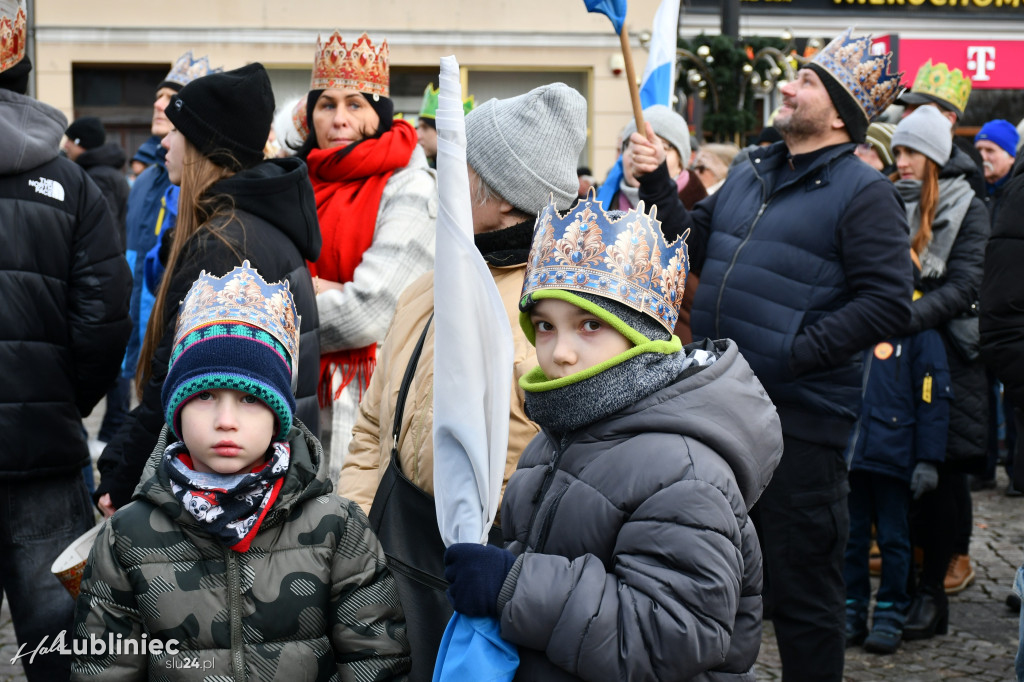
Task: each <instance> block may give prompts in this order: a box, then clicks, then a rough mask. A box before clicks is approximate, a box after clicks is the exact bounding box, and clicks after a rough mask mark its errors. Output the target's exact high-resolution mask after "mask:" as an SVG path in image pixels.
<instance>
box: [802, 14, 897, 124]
mask: <svg viewBox="0 0 1024 682" xmlns="http://www.w3.org/2000/svg"><path fill="white" fill-rule="evenodd" d="M852 33H853V29H852V28H848V29H846V30H845V31H843V33H842V34H841V35H840V36H839V37H838V38H836V39H835V40H833V41H832V42H831V43H829V44H828V45H826V46H825V48H824V49H823V50H822V51H821V52H819V53H818V54H817V56H815V57H814V59H813V60H812V61H813V63H815V64H818V65H819V66H821V67H822V68H823V69H825V70H826V71H828V72H829V73H830V74H832V76H833V77H834V78H835V79H836V81H838V82H839V84H840V85H842V86H843V87H844V88H845V89H846V91H847V92H849V93H850V96H852V97H853V99H854V101H855V102H857V105H858V106H859V107H860V108H861V110H862V111H863V112H864V115H865V116H867V119H868V121H871V120H873V119H874V118H875V117H876V116H878V115H879V114H880V113H882V112H883V111H885V109H886V107H888V106H889V105H890V104H892V103H893V101H894V100H895V99H896V96H897V95H899V94H900V90H902V85H901V83H900V77H901V76H902V75H903V73H902V72H901V73H895V74H894V73H890V68H891V67H892V52H887V53H886V54H884V55H873V54H871V36H866V37H864V38H854V37H852V35H851V34H852Z"/></svg>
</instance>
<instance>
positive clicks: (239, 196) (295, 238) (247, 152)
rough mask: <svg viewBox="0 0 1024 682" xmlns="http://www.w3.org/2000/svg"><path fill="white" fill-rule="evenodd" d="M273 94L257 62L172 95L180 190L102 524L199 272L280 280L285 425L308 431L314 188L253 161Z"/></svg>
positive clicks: (314, 340)
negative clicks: (284, 311)
mask: <svg viewBox="0 0 1024 682" xmlns="http://www.w3.org/2000/svg"><path fill="white" fill-rule="evenodd" d="M273 114H274V94H273V92H272V90H271V87H270V78H269V77H268V76H267V72H266V70H265V69H264V68H263V65H262V64H258V63H253V64H249V65H247V66H243V67H241V68H239V69H235V70H233V71H226V72H223V73H213V74H209V75H207V76H203V77H201V78H197V79H195V80H194V81H192V82H191V83H189V84H188V85H186V86H185V87H183V88H182V89H181V91H180V92H178V93H176V94H175V95H173V96H172V97H171V99H170V102H169V104H168V106H167V109H166V115H167V117H168V118H169V119H170V121H171V123H172V124H173V125H174V128H173V129H172V130H171V132H169V133H168V134H167V135H166V136H165V137H164V139H163V141H162V143H161V144H162V146H163V147H164V149H166V150H167V158H166V164H167V173H168V176H169V177H170V181H171V183H172V184H174V185H179V186H180V187H181V192H180V195H179V199H178V220H177V224H176V226H175V228H174V229H173V233H170V232H168V233H166V234H165V235H164V243H165V244H169V245H170V248H169V249H168V250H167V253H166V255H164V254H162V257H161V260H162V261H164V262H163V265H164V267H165V269H164V274H163V277H162V279H161V281H160V286H159V288H158V289H157V294H156V300H155V302H154V304H153V312H152V314H151V315H150V317H149V322H148V324H147V328H146V336H145V339H144V340H143V343H142V351H141V353H140V356H139V365H138V370H137V372H136V375H135V376H136V387H137V390H138V392H139V395H140V402H139V405H138V407H136V408H135V409H134V410H133V411H132V412H131V413H130V414H129V415H128V417H127V419H126V420H125V422H124V424H122V426H121V429H120V431H118V432H117V434H116V435H115V436H114V438H113V439H112V440H111V441H110V444H109V445H108V446H107V449H106V451H105V452H104V459H103V460H101V463H100V469H101V473H102V474H103V478H104V483H107V484H108V487H107V489H108V490H109V492H107V493H105V494H103V495H102V496H101V497H100V498H99V499H98V504H99V506H100V508H101V510H103V511H104V513H106V514H108V515H109V514H111V513H113V511H114V510H115V509H116V508H119V507H121V506H123V505H125V504H127V503H128V502H129V501H130V499H131V496H132V493H133V491H134V490H135V487H136V486H137V485H138V482H139V478H140V475H141V474H142V470H143V466H144V464H145V463H146V460H147V458H148V455H149V453H150V452H151V451H152V449H153V446H154V444H155V443H156V442H157V438H158V437H159V435H160V431H161V429H162V428H163V426H164V417H163V408H162V404H161V399H160V393H161V390H162V387H163V383H164V379H165V378H166V376H167V370H168V362H169V360H170V357H171V351H172V348H173V345H174V329H175V324H176V321H177V318H178V306H179V303H180V301H182V300H183V299H184V298H185V294H187V293H188V291H189V289H190V288H191V286H192V283H193V282H194V281H195V280H196V278H198V277H199V274H200V273H201V272H203V271H204V270H205V271H206V272H208V273H210V274H212V275H215V276H220V275H223V274H224V273H226V272H228V271H230V270H231V269H232V268H233V267H235V266H237V265H241V264H242V261H245V260H248V261H249V262H250V263H251V264H252V267H253V268H255V269H257V270H259V272H260V273H261V274H263V275H264V276H265V277H268V278H269V280H268V281H280V280H287V281H288V282H289V285H290V288H291V291H292V294H293V296H294V298H295V305H296V308H297V309H298V312H299V315H300V316H301V317H302V321H301V326H300V333H301V337H300V345H299V363H298V366H299V370H298V372H297V373H296V376H295V378H294V389H293V390H294V393H295V397H296V416H297V417H299V418H300V419H301V420H302V421H303V422H304V423H306V424H308V425H310V427H311V428H314V429H315V428H316V426H317V423H318V416H319V415H318V411H317V409H316V375H317V371H316V365H317V362H316V361H317V358H318V357H319V354H320V352H319V341H318V332H317V326H318V323H317V311H316V302H315V299H314V295H313V283H312V280H311V279H310V276H309V272H308V271H307V270H306V261H307V260H315V259H316V257H317V256H318V255H319V253H320V230H319V227H318V225H317V220H316V205H315V202H314V199H313V188H312V187H311V186H310V184H309V178H308V176H307V175H306V166H305V165H304V164H303V163H302V162H301V161H299V160H298V159H273V160H270V161H264V160H263V147H264V145H265V143H266V141H267V137H268V135H269V134H270V123H271V119H272V118H273Z"/></svg>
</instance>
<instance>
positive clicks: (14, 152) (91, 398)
mask: <svg viewBox="0 0 1024 682" xmlns="http://www.w3.org/2000/svg"><path fill="white" fill-rule="evenodd" d="M66 127H67V121H66V119H65V118H64V116H63V115H62V114H61V113H60V112H59V111H57V110H56V109H54V108H53V107H51V106H49V105H46V104H42V103H41V102H37V101H36V100H34V99H32V98H31V97H25V96H23V95H19V94H16V93H14V92H12V91H10V90H5V89H2V88H0V140H3V142H2V143H0V149H2V150H0V245H2V246H0V291H2V292H3V298H2V300H0V375H2V376H3V379H2V380H0V432H2V433H3V439H4V444H3V447H0V480H11V479H27V478H32V477H42V476H54V475H61V474H65V475H66V474H73V473H76V472H78V471H80V470H81V468H82V466H83V465H85V464H86V463H87V462H88V461H89V450H88V448H87V447H86V444H85V436H84V435H83V432H82V417H83V416H86V415H88V414H89V412H91V411H92V408H93V407H94V406H95V405H96V403H97V402H99V400H100V398H102V397H103V394H104V393H106V392H107V389H109V388H110V386H111V385H112V384H113V381H114V378H115V377H116V376H117V373H118V370H119V368H120V366H121V357H122V356H123V355H124V348H125V343H127V341H128V334H129V332H130V331H131V321H130V320H129V318H128V297H129V295H130V294H131V287H132V280H131V273H130V272H129V270H128V264H127V263H126V262H125V260H124V256H123V255H122V254H121V249H120V247H119V242H118V239H117V235H116V232H115V228H114V222H113V220H112V219H111V217H110V215H109V212H108V211H107V208H106V206H105V205H104V203H103V197H102V196H101V195H100V191H99V190H98V189H97V188H96V185H95V184H94V183H93V182H92V181H91V180H89V177H88V176H87V175H86V174H85V171H84V170H82V168H80V167H79V166H77V165H75V164H74V163H72V162H71V161H69V160H67V159H65V158H61V157H58V155H57V149H58V146H59V143H60V138H61V135H62V134H63V132H64V129H65V128H66ZM4 513H6V512H4Z"/></svg>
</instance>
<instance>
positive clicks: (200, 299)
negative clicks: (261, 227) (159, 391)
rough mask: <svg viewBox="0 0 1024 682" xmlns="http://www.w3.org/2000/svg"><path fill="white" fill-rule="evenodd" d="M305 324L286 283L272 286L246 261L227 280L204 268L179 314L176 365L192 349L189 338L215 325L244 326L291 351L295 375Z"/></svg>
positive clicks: (174, 357) (173, 353) (226, 276)
mask: <svg viewBox="0 0 1024 682" xmlns="http://www.w3.org/2000/svg"><path fill="white" fill-rule="evenodd" d="M300 323H301V322H300V317H299V315H298V312H297V311H296V309H295V300H294V298H293V297H292V293H291V290H290V288H289V285H288V281H287V280H285V281H284V282H275V283H273V284H268V283H267V282H266V280H264V279H263V277H262V276H260V273H259V272H257V271H256V270H255V269H254V268H253V267H252V266H251V265H249V261H247V260H246V261H243V262H242V265H241V266H235V268H234V269H232V270H231V272H229V273H227V274H226V275H224V276H223V277H215V276H213V275H211V274H210V273H208V272H206V271H205V270H203V271H202V272H201V273H200V274H199V278H198V279H196V281H195V282H193V283H192V288H191V289H189V291H188V294H187V295H186V296H185V300H184V301H182V303H181V308H180V309H179V311H178V322H177V326H176V327H175V331H174V350H173V351H172V355H171V364H172V365H173V364H174V361H175V359H176V358H177V356H178V355H180V354H181V353H182V352H184V350H185V349H186V348H187V347H188V346H189V343H188V337H189V335H192V334H197V333H198V332H200V330H202V329H204V328H206V327H210V326H212V325H223V326H225V327H227V326H229V325H238V324H241V325H247V326H249V327H256V328H258V330H259V332H263V333H266V334H268V335H269V336H270V337H272V338H273V339H275V340H276V341H277V342H278V343H279V344H280V345H281V346H282V347H283V349H284V351H285V352H287V354H288V358H287V362H288V364H289V366H290V367H291V370H292V376H293V377H294V376H295V375H296V374H295V370H296V367H297V365H298V362H299V325H300ZM198 336H201V334H198V335H197V338H198ZM257 340H258V339H257ZM270 345H273V344H270Z"/></svg>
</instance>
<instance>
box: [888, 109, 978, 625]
mask: <svg viewBox="0 0 1024 682" xmlns="http://www.w3.org/2000/svg"><path fill="white" fill-rule="evenodd" d="M892 150H893V156H894V157H895V159H896V173H895V174H894V175H893V176H892V177H893V180H894V181H895V183H896V188H897V189H898V190H899V192H900V195H901V196H902V197H903V201H904V203H905V204H906V210H907V222H908V223H909V224H910V231H911V239H910V244H911V248H912V249H913V251H914V253H915V254H917V256H918V258H919V260H920V263H921V279H920V281H919V282H916V283H915V284H916V286H915V288H916V289H917V290H919V291H920V292H921V296H920V297H918V298H916V300H915V301H914V303H913V305H912V307H911V320H910V326H909V328H908V329H907V330H905V332H904V333H905V334H916V333H918V332H920V331H922V330H925V329H936V330H938V331H939V332H940V334H941V336H942V338H943V342H944V345H945V347H946V355H947V357H948V360H949V370H950V376H951V379H952V384H953V395H954V398H955V399H954V400H953V402H952V404H951V406H950V417H949V432H948V439H947V446H946V460H945V462H943V463H942V464H940V465H939V467H938V481H937V486H938V487H937V488H936V489H935V490H934V491H933V492H930V493H926V494H924V495H923V496H922V497H921V499H920V501H919V503H917V504H915V505H912V507H911V537H912V540H913V542H914V544H915V545H918V546H921V547H923V549H924V564H923V569H922V572H921V577H920V580H919V583H918V586H917V590H916V592H915V594H914V595H913V601H912V602H911V605H910V610H909V611H908V613H907V621H906V624H905V626H904V630H903V638H904V639H906V640H914V639H924V638H927V637H932V636H934V635H935V634H945V633H946V629H947V627H948V621H949V605H948V601H947V598H946V591H945V586H944V582H945V578H946V573H947V570H948V568H949V566H950V563H951V562H952V561H954V559H955V557H956V556H958V555H959V556H964V557H966V555H967V549H968V548H967V547H957V546H956V544H957V543H958V542H963V540H961V539H959V538H961V537H963V533H962V531H961V529H962V528H964V527H969V526H970V524H971V498H970V489H969V487H968V482H967V474H969V473H975V472H977V471H980V469H981V468H983V467H984V464H985V458H986V455H987V447H986V446H987V443H986V439H987V434H988V428H987V418H986V414H987V410H988V383H987V380H986V378H985V369H984V367H983V366H982V364H981V362H980V361H979V359H978V340H979V337H978V326H977V324H978V318H977V308H976V303H975V302H976V301H977V298H978V290H979V288H980V287H981V277H982V265H983V262H984V255H985V244H986V242H987V241H988V233H989V219H988V212H987V211H986V210H985V206H984V205H983V204H982V203H981V201H980V200H979V199H978V198H977V197H976V196H975V194H974V191H973V190H972V189H971V185H970V183H969V182H968V180H967V178H966V176H967V175H968V174H969V173H970V172H972V171H974V172H976V169H975V167H974V165H973V162H972V161H971V160H970V158H969V157H967V155H966V154H963V153H959V152H955V151H954V149H953V143H952V136H951V134H950V122H949V120H948V119H947V118H946V117H945V116H943V115H942V114H941V113H940V112H939V110H938V109H936V108H934V107H931V106H922V107H919V108H918V109H916V110H914V112H913V113H911V114H910V115H909V116H907V117H906V118H904V119H903V120H902V121H901V122H900V123H899V125H898V126H897V127H896V131H895V132H894V133H893V136H892ZM907 274H908V276H909V275H910V273H907ZM972 312H973V316H972ZM967 537H968V538H969V535H968V536H967Z"/></svg>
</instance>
